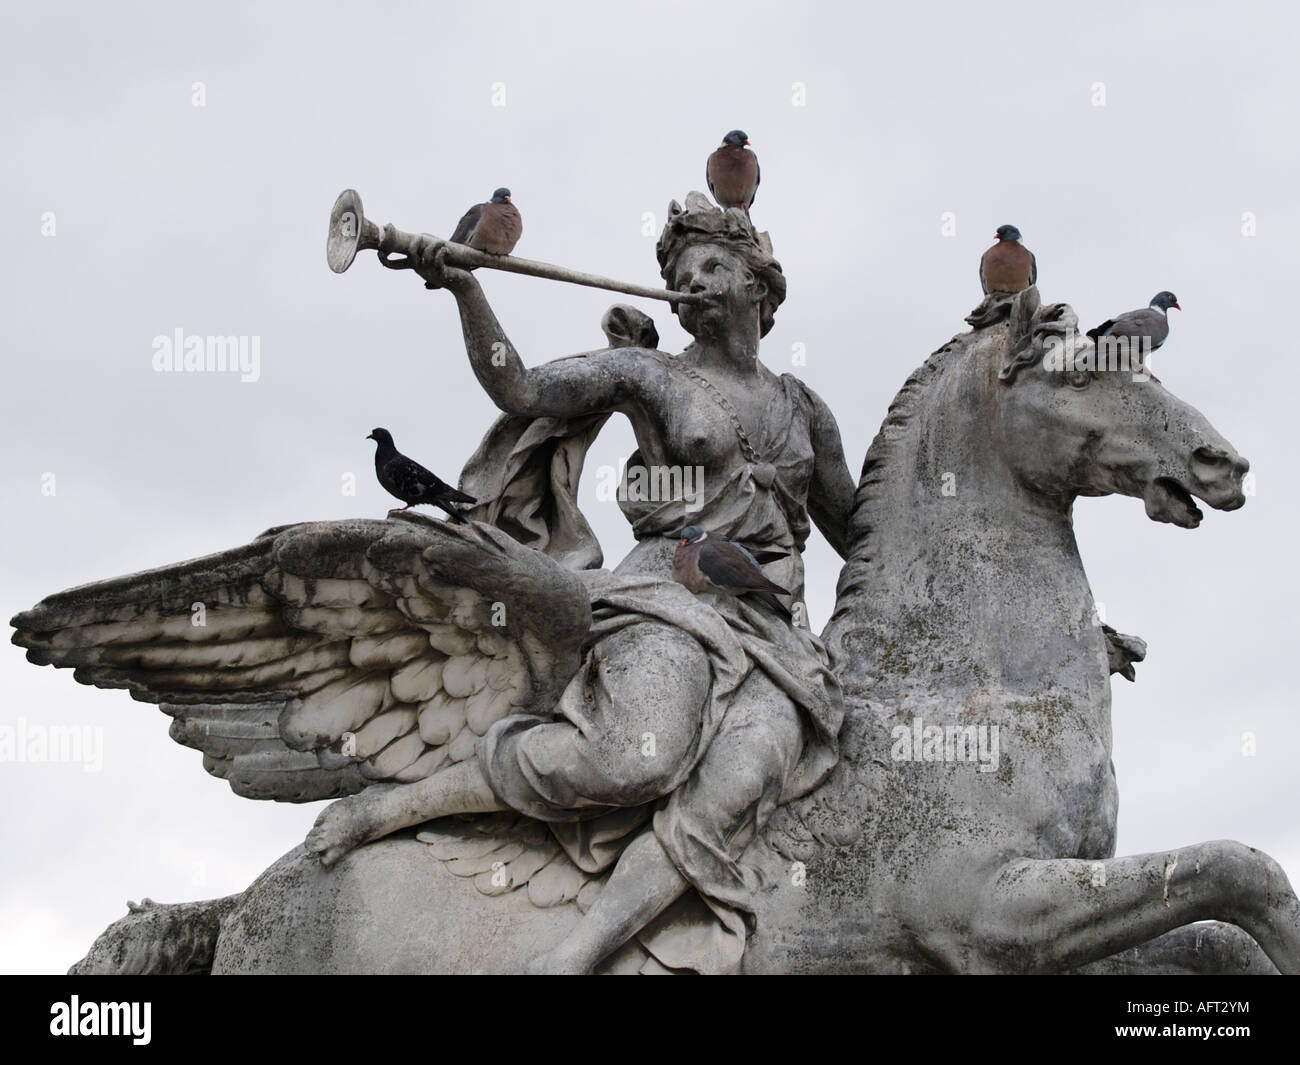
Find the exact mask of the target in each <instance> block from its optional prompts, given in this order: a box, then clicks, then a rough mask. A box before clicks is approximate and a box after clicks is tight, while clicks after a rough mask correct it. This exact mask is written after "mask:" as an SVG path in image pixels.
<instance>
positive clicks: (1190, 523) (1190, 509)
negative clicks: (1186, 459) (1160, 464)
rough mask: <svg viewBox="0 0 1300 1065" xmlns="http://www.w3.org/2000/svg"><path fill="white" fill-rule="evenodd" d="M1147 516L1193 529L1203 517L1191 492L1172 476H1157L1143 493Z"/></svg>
mask: <svg viewBox="0 0 1300 1065" xmlns="http://www.w3.org/2000/svg"><path fill="white" fill-rule="evenodd" d="M1142 499H1143V502H1145V503H1146V508H1147V517H1148V518H1150V519H1151V520H1152V521H1167V522H1170V523H1171V524H1173V525H1177V526H1178V527H1179V528H1181V529H1195V528H1196V527H1197V526H1198V525H1200V524H1201V519H1202V518H1203V517H1205V515H1204V514H1202V513H1201V509H1200V507H1198V506H1197V505H1196V503H1195V502H1194V501H1193V499H1192V493H1191V492H1189V491H1188V490H1187V489H1186V488H1184V487H1183V486H1182V485H1181V484H1179V483H1178V482H1177V481H1175V480H1174V479H1173V478H1172V477H1157V478H1156V479H1155V480H1154V481H1152V482H1151V483H1150V484H1149V485H1148V486H1147V490H1146V492H1145V493H1144V494H1143V497H1142Z"/></svg>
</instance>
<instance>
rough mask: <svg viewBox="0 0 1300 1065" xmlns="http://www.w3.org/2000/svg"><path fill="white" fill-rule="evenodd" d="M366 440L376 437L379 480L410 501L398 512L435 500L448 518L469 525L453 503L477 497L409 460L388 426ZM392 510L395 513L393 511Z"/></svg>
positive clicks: (436, 504)
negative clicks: (459, 489) (394, 442)
mask: <svg viewBox="0 0 1300 1065" xmlns="http://www.w3.org/2000/svg"><path fill="white" fill-rule="evenodd" d="M366 439H367V440H373V441H374V442H375V443H376V444H377V445H378V447H376V448H375V476H376V477H378V478H379V483H380V484H381V485H382V486H383V489H384V491H385V492H387V493H388V494H389V495H392V496H396V497H397V498H398V499H400V500H401V501H402V502H403V503H405V504H406V506H404V507H399V508H397V509H398V511H402V510H409V509H410V508H411V507H413V506H416V505H417V504H419V503H431V504H433V505H434V506H435V507H441V508H442V509H443V510H445V511H446V512H447V517H449V518H451V520H452V521H453V522H455V523H456V524H457V525H468V524H469V522H467V521H466V520H465V517H464V516H463V515H462V514H461V512H460V511H459V510H457V509H456V507H455V506H453V505H452V504H454V503H477V502H478V500H477V499H475V498H474V497H473V496H470V495H466V494H465V493H464V492H461V491H458V490H457V489H455V488H453V487H452V486H451V485H449V484H447V483H446V482H445V481H442V480H440V479H439V478H438V477H436V476H434V475H433V474H432V473H430V472H429V471H428V470H426V469H425V468H424V467H423V466H421V465H420V464H419V463H418V462H416V461H414V460H413V459H408V458H407V457H406V456H405V455H403V454H402V453H401V452H400V451H398V450H397V447H396V446H395V445H394V444H393V434H392V433H390V432H389V431H388V430H387V429H374V430H371V432H370V435H369V436H367V437H366ZM389 513H390V514H392V513H394V512H393V511H391V510H390V511H389Z"/></svg>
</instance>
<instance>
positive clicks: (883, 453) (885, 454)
mask: <svg viewBox="0 0 1300 1065" xmlns="http://www.w3.org/2000/svg"><path fill="white" fill-rule="evenodd" d="M977 335H978V331H975V332H972V333H963V334H960V335H958V336H955V337H953V338H952V339H951V340H949V341H948V343H946V344H944V345H943V347H941V348H939V349H938V350H937V351H934V352H931V353H930V355H929V356H927V357H926V360H925V362H923V363H921V365H920V366H918V367H917V368H916V369H915V370H913V371H912V373H911V374H910V375H909V376H908V378H907V380H906V381H904V382H903V387H902V388H900V389H899V390H898V392H897V393H896V394H895V396H894V398H893V400H891V401H890V404H889V409H888V410H887V411H886V412H885V417H884V420H883V421H882V422H881V423H880V430H879V431H878V432H877V433H876V437H875V439H874V440H872V441H871V446H870V447H869V448H867V455H866V458H865V459H863V461H862V474H861V476H860V477H859V478H858V490H857V494H856V495H855V496H854V499H853V514H852V515H851V516H850V518H849V542H850V543H852V544H853V545H854V546H853V549H852V551H851V552H850V555H849V561H851V562H865V561H868V560H869V559H871V558H872V556H873V555H874V554H875V552H874V550H873V544H872V539H873V536H874V533H875V531H876V529H877V527H878V525H879V523H878V522H876V521H874V520H872V518H871V513H872V509H873V507H874V506H875V505H876V504H877V503H879V501H880V498H881V496H880V490H881V486H882V485H884V484H885V482H886V480H887V474H888V472H889V471H890V470H892V469H893V464H894V460H895V458H896V455H897V450H898V441H899V439H900V438H901V437H902V435H903V432H904V430H906V428H907V426H908V424H909V423H910V422H911V420H912V418H913V416H914V415H915V414H916V412H917V410H918V409H919V408H920V405H921V398H922V397H923V396H924V395H926V394H927V393H928V392H929V390H930V387H931V385H932V384H933V383H934V382H935V380H936V379H938V378H939V377H941V376H942V375H943V374H944V373H946V372H947V370H948V368H949V366H951V365H952V362H953V359H954V358H955V357H956V353H957V352H960V351H964V350H965V349H966V346H967V342H968V341H969V340H970V339H971V338H972V337H975V336H977Z"/></svg>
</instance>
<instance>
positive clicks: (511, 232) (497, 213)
mask: <svg viewBox="0 0 1300 1065" xmlns="http://www.w3.org/2000/svg"><path fill="white" fill-rule="evenodd" d="M523 232H524V220H523V218H522V217H520V214H519V209H518V208H517V207H516V206H515V205H514V204H513V203H511V202H510V190H509V189H506V188H501V189H497V190H496V192H494V193H492V199H490V200H488V202H487V203H476V204H475V205H474V206H473V207H471V208H470V209H469V210H468V211H466V212H465V215H464V217H463V218H461V220H460V223H459V224H458V225H457V226H456V231H455V232H454V233H453V234H452V235H451V242H452V243H453V244H465V245H468V246H469V247H471V248H476V249H477V250H479V251H485V252H487V253H488V254H489V255H509V254H510V253H511V252H512V251H514V250H515V245H516V244H518V243H519V238H520V236H522V235H523Z"/></svg>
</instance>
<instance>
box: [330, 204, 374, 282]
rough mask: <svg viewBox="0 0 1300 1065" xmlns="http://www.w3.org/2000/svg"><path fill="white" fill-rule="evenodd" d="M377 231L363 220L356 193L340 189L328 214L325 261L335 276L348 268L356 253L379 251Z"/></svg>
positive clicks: (371, 224)
mask: <svg viewBox="0 0 1300 1065" xmlns="http://www.w3.org/2000/svg"><path fill="white" fill-rule="evenodd" d="M380 236H381V233H380V230H379V227H378V226H377V225H375V223H374V222H371V221H370V220H369V219H368V218H366V214H365V211H364V210H363V208H362V206H361V196H360V194H358V193H357V191H356V189H344V190H343V191H342V192H341V193H339V198H338V199H337V200H335V201H334V209H333V210H332V211H330V232H329V238H328V239H327V240H326V242H325V258H326V259H327V260H328V261H329V264H330V269H331V270H333V271H334V272H335V273H336V274H341V273H343V271H344V270H346V269H347V268H348V267H349V266H351V265H352V260H353V259H355V258H356V255H357V252H359V251H366V250H368V249H370V248H378V247H379V239H380Z"/></svg>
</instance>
